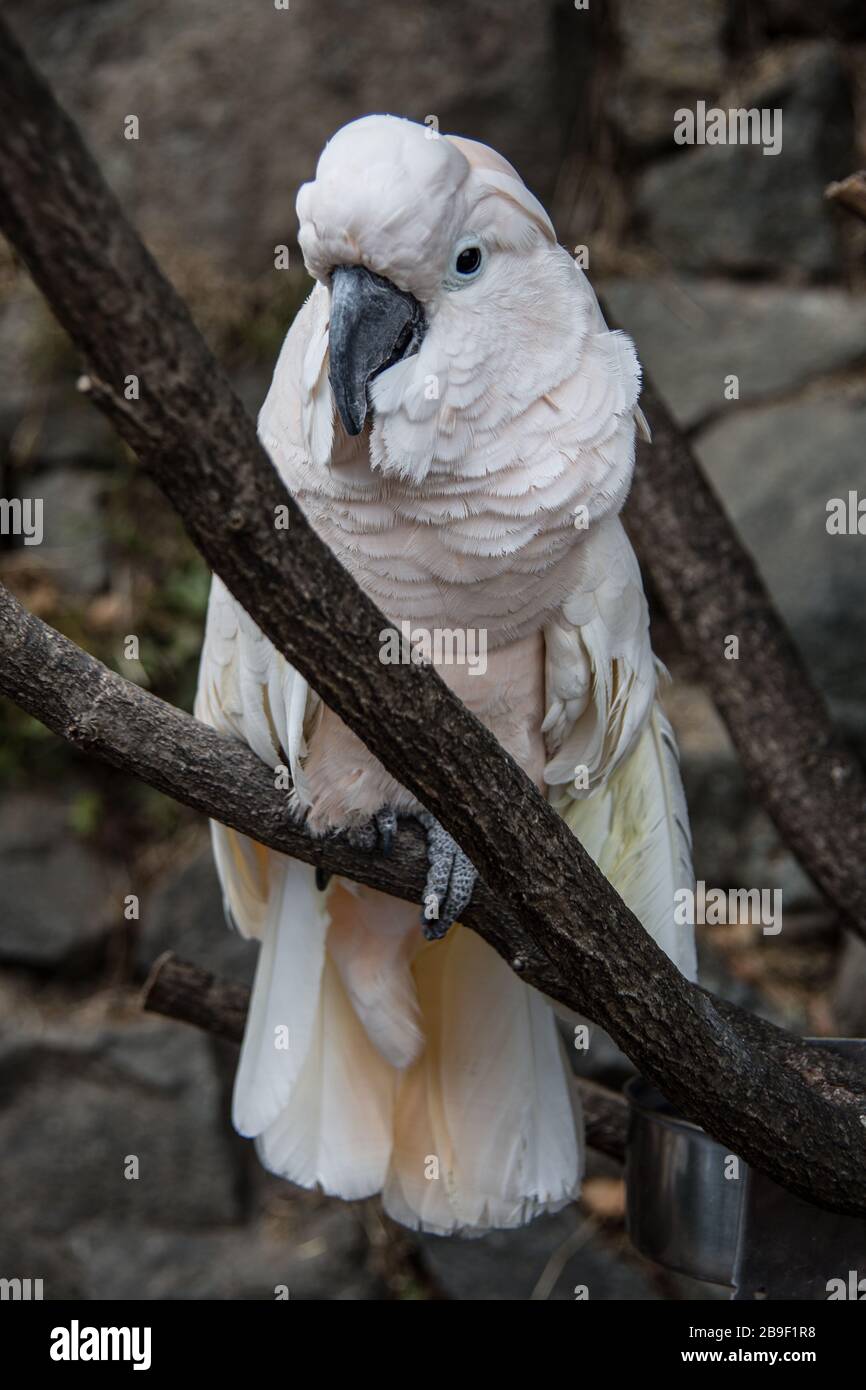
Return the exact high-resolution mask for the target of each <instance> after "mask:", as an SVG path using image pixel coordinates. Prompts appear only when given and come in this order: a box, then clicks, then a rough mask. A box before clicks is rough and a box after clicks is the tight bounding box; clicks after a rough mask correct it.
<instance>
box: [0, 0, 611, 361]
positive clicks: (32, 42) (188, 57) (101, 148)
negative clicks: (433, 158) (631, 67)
mask: <svg viewBox="0 0 866 1390" xmlns="http://www.w3.org/2000/svg"><path fill="white" fill-rule="evenodd" d="M6 10H7V12H8V15H9V19H10V23H12V24H13V26H14V28H15V30H16V32H17V33H18V35H19V36H20V38H21V40H22V42H23V43H25V45H27V46H28V47H29V50H30V52H31V54H32V56H33V59H34V60H35V61H36V62H37V63H38V64H39V67H40V68H41V69H42V70H43V71H44V72H45V73H46V75H47V76H48V77H49V78H50V79H51V80H52V81H53V82H55V83H56V86H57V90H58V93H59V95H60V97H61V99H62V100H63V102H64V103H65V104H66V105H67V107H68V109H69V110H70V111H71V112H72V114H73V115H74V116H75V117H76V119H78V120H79V121H80V122H81V124H82V126H83V128H84V133H85V137H86V138H87V140H88V143H89V144H90V145H91V147H92V148H93V149H94V151H95V153H96V156H97V158H98V159H99V161H100V164H101V165H102V167H103V169H104V171H105V172H106V174H107V176H108V178H109V181H110V182H111V183H112V185H113V187H114V188H115V190H116V191H117V193H118V194H119V196H120V197H121V199H122V201H123V203H124V205H125V207H126V209H127V210H128V211H129V213H130V215H131V216H132V218H133V220H135V221H136V223H137V225H138V226H139V227H140V228H141V230H142V231H143V233H144V235H145V237H146V239H148V240H149V241H150V242H151V243H152V244H153V245H155V246H156V247H157V248H159V250H160V252H161V253H163V252H164V248H169V249H170V250H171V251H172V258H173V264H172V268H173V270H174V272H175V274H176V275H177V274H178V273H180V278H183V276H184V274H185V272H188V271H197V270H199V269H200V268H201V266H202V265H206V266H207V265H216V266H219V267H220V268H221V269H223V270H225V271H228V272H230V273H232V274H240V275H241V276H244V275H258V274H261V273H262V272H268V271H269V270H270V269H272V267H273V256H274V246H275V245H277V244H279V243H284V242H291V241H293V240H294V236H295V230H296V222H295V215H294V199H295V195H296V193H297V190H298V187H299V185H300V184H301V183H302V182H303V181H304V180H306V179H309V178H311V177H312V175H313V173H314V171H315V166H316V160H317V159H318V156H319V154H320V152H321V150H322V148H323V146H324V144H325V141H326V140H327V139H328V138H329V137H330V136H331V135H332V134H333V133H334V131H335V130H337V129H338V127H340V126H341V125H343V124H344V123H345V122H347V121H350V120H354V119H356V118H357V117H359V116H363V115H366V114H368V113H369V112H371V111H390V112H393V113H395V114H397V115H403V116H409V117H411V118H413V119H414V120H418V121H424V119H425V117H426V116H427V115H430V114H432V115H434V116H436V117H437V119H438V121H439V126H440V129H441V130H442V131H458V132H460V133H462V134H465V135H469V136H472V137H473V138H475V139H480V140H484V141H486V142H488V143H491V144H493V145H494V146H495V147H496V148H498V149H501V150H502V152H503V153H504V154H505V155H506V156H507V157H508V158H509V159H511V160H512V161H513V162H514V163H515V164H516V165H517V167H518V168H521V169H522V170H523V171H524V172H525V173H526V175H527V177H528V178H529V179H530V180H531V181H532V183H533V187H534V191H536V192H538V193H539V194H540V195H541V196H542V197H545V196H549V195H550V194H551V193H552V191H553V188H554V185H555V181H556V177H557V173H558V170H559V165H560V161H561V157H562V153H563V146H564V143H565V141H566V138H567V137H568V136H569V134H570V133H571V130H572V126H573V123H574V113H575V109H576V106H577V104H578V102H579V100H580V98H581V93H582V90H583V87H584V85H585V84H584V83H583V81H582V80H581V79H582V73H583V69H584V66H585V64H586V62H587V61H588V57H587V55H588V50H589V47H590V44H591V33H592V15H591V14H590V15H587V14H580V13H578V12H577V11H575V9H574V6H573V5H572V4H570V3H567V0H559V3H554V2H553V0H525V3H524V4H522V5H519V6H503V5H502V4H501V3H499V0H472V3H470V4H465V3H457V0H445V3H442V0H423V2H422V3H417V4H414V5H406V4H404V3H403V0H380V3H379V4H378V5H377V8H376V15H375V20H373V18H372V16H371V13H370V9H369V6H368V5H366V4H363V3H361V0H346V3H345V4H344V5H342V6H341V7H340V11H339V17H338V16H337V14H336V13H335V11H334V9H333V7H329V6H326V5H321V4H318V3H317V2H316V0H292V3H291V7H290V8H287V9H285V10H277V9H276V8H275V7H274V5H273V3H266V4H262V3H260V0H235V3H234V4H231V5H218V6H214V5H213V4H212V3H211V0H183V3H180V0H173V3H171V2H170V3H165V4H160V5H154V4H152V3H151V0H123V3H121V2H120V0H101V3H99V4H93V3H92V0H72V2H71V3H69V4H67V5H65V6H64V7H63V10H62V12H58V9H57V6H56V5H54V4H52V3H50V0H10V3H9V4H8V6H7V7H6ZM560 65H561V68H562V71H561V72H560ZM469 72H471V74H472V77H471V81H468V80H467V73H469ZM128 114H132V115H137V116H138V119H139V138H138V139H137V140H129V139H126V138H124V118H125V117H126V116H127V115H128ZM124 365H126V364H124ZM128 369H129V370H130V371H135V365H134V364H132V365H131V366H129V368H128Z"/></svg>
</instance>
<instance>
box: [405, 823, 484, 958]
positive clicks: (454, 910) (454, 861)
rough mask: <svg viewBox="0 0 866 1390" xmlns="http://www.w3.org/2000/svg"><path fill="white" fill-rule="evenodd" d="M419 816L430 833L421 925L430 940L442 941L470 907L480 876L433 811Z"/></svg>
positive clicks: (428, 836) (428, 833) (428, 835)
mask: <svg viewBox="0 0 866 1390" xmlns="http://www.w3.org/2000/svg"><path fill="white" fill-rule="evenodd" d="M416 819H417V820H418V821H419V822H420V824H421V825H423V827H424V829H425V830H426V832H427V862H428V866H429V867H428V870H427V883H426V885H425V887H424V905H423V907H422V909H421V925H422V927H423V928H424V936H425V937H426V939H427V940H428V941H440V940H441V938H442V937H443V936H444V935H445V933H446V932H447V931H448V928H449V927H450V926H452V925H453V924H454V923H455V922H456V921H457V920H458V919H459V917H460V914H461V913H462V912H463V911H464V909H465V908H466V906H467V904H468V902H469V900H470V898H471V897H472V890H473V888H474V887H475V880H476V879H477V877H478V875H477V874H476V872H475V869H474V867H473V865H472V861H471V860H470V859H468V858H467V856H466V855H465V854H464V853H463V851H462V849H461V848H460V846H459V845H458V844H457V842H456V840H454V839H452V837H451V836H450V835H449V834H448V831H447V830H445V829H444V828H443V827H442V826H441V825H440V824H439V822H438V820H436V818H435V816H431V815H430V812H429V811H422V812H421V813H420V814H419V815H418V816H417V817H416Z"/></svg>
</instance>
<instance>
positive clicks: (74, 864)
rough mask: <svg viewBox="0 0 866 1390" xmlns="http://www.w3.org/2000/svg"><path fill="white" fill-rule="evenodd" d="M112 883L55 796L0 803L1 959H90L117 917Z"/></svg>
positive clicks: (42, 962)
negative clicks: (69, 822)
mask: <svg viewBox="0 0 866 1390" xmlns="http://www.w3.org/2000/svg"><path fill="white" fill-rule="evenodd" d="M121 902H122V898H121V893H120V887H119V884H118V883H117V882H116V881H115V880H114V878H113V874H112V873H111V871H110V870H109V869H108V867H107V865H106V864H105V862H104V861H103V860H102V859H101V857H100V856H98V855H97V854H96V853H95V852H94V851H93V850H92V849H90V848H89V847H88V846H87V845H86V844H85V843H83V842H82V841H81V840H80V839H79V838H78V837H77V836H76V835H75V834H74V832H73V831H72V830H71V829H70V828H69V824H68V820H67V810H66V807H65V805H64V804H63V802H62V800H58V799H57V798H56V797H54V798H49V797H42V796H37V795H35V794H32V793H17V794H14V795H7V796H6V797H5V798H4V799H3V801H2V803H0V903H2V905H3V910H2V912H0V961H2V962H4V963H6V964H13V965H25V966H34V967H38V968H40V969H49V968H57V967H62V966H69V965H78V966H81V967H85V966H87V965H88V964H92V963H93V962H94V961H95V960H96V959H97V958H98V956H99V954H100V953H101V952H102V950H103V949H104V946H105V941H106V937H107V933H108V931H109V929H110V926H111V925H112V924H113V923H114V922H116V921H118V920H119V919H120V909H121Z"/></svg>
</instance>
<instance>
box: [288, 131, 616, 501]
mask: <svg viewBox="0 0 866 1390" xmlns="http://www.w3.org/2000/svg"><path fill="white" fill-rule="evenodd" d="M297 212H298V219H299V222H300V235H299V240H300V245H301V249H302V251H303V255H304V260H305V262H306V265H307V268H308V270H309V271H310V273H311V274H312V275H313V276H314V277H315V278H316V279H317V280H319V281H320V282H321V283H322V284H323V285H324V286H326V287H327V289H328V291H329V293H330V297H331V308H330V325H329V344H328V347H329V354H330V365H329V372H330V381H331V387H332V390H333V394H334V401H335V404H336V407H337V411H338V413H339V415H340V418H341V420H342V422H343V426H344V428H345V430H346V431H347V433H348V434H350V435H354V434H358V433H360V431H361V430H362V429H363V427H364V424H365V421H367V419H368V416H369V415H370V414H371V411H372V416H373V421H372V431H371V461H372V462H373V464H374V466H378V467H380V468H382V469H383V471H385V472H399V473H401V474H404V475H407V474H408V475H410V476H412V477H414V478H415V479H416V480H419V479H420V478H421V477H423V476H424V475H425V474H426V472H427V471H428V469H429V467H430V465H431V462H432V461H433V459H434V457H437V458H439V459H440V460H441V459H442V458H443V456H444V457H446V458H447V457H448V456H449V451H450V457H451V459H452V461H453V462H454V463H455V466H457V465H459V456H460V453H461V450H465V449H468V448H469V447H470V444H471V439H472V436H473V433H476V432H477V431H478V430H479V429H480V428H484V427H489V428H491V429H495V428H496V427H497V425H498V424H500V423H501V422H502V420H504V419H505V418H507V417H508V415H509V414H512V415H513V414H515V413H518V412H519V411H520V410H521V409H523V408H525V407H526V405H528V404H529V403H530V402H531V401H532V400H534V399H537V398H538V397H539V396H540V395H541V394H542V393H543V392H544V391H545V390H547V389H550V387H551V386H554V385H556V384H557V383H558V382H559V381H560V380H562V377H563V373H564V371H565V366H564V364H567V362H568V361H569V359H570V361H571V362H572V363H573V361H574V356H573V354H572V353H570V352H569V348H573V349H574V350H577V348H578V345H579V340H580V338H581V336H582V334H583V333H584V332H585V330H586V326H587V323H588V320H589V316H590V309H589V305H588V304H587V308H586V311H585V312H582V311H581V310H580V307H579V306H578V308H577V310H576V308H575V286H576V277H577V276H578V275H579V272H577V271H576V268H575V265H574V262H573V261H572V259H571V257H570V256H569V255H568V254H567V253H566V252H565V251H563V250H562V248H560V247H558V246H557V245H556V238H555V235H554V231H553V227H552V225H551V222H550V219H549V217H548V216H547V213H546V212H545V211H544V209H543V207H542V206H541V204H540V203H539V202H538V200H537V199H536V198H535V197H534V196H533V194H532V193H530V192H529V190H528V189H527V188H526V186H525V185H524V184H523V182H522V181H521V179H520V177H519V176H518V174H517V173H516V171H515V170H514V169H513V168H512V167H511V165H510V164H508V163H507V161H506V160H504V159H502V158H501V156H499V155H498V154H496V153H495V152H494V151H493V150H490V149H488V148H487V147H486V146H484V145H480V144H477V143H475V142H474V141H470V140H463V139H459V138H457V137H454V136H440V135H439V134H438V133H437V132H436V131H434V130H431V129H430V128H428V127H427V126H423V125H419V124H416V123H415V122H412V121H407V120H402V119H399V118H397V117H394V116H367V117H365V118H363V119H362V120H358V121H354V122H352V123H351V124H350V125H347V126H345V127H344V128H343V129H342V130H340V131H338V132H337V134H336V135H335V136H334V137H333V139H332V140H331V141H330V142H329V143H328V145H327V146H326V147H325V150H324V152H323V153H322V156H321V158H320V159H319V163H318V167H317V170H316V177H315V179H314V180H313V181H312V182H311V183H306V184H304V185H303V187H302V188H301V190H300V192H299V194H298V201H297ZM581 278H582V277H581Z"/></svg>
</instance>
